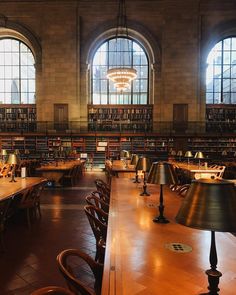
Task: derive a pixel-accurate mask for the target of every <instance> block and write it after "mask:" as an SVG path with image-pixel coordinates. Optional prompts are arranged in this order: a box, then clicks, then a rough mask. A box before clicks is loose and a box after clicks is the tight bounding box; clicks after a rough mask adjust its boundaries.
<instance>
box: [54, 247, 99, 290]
mask: <svg viewBox="0 0 236 295" xmlns="http://www.w3.org/2000/svg"><path fill="white" fill-rule="evenodd" d="M57 263H58V267H59V270H60V272H61V273H62V275H63V277H64V279H65V280H66V282H67V285H68V287H69V289H70V290H71V291H72V292H74V293H75V294H81V295H100V294H101V287H102V275H103V264H101V263H98V262H96V261H94V260H93V259H92V258H91V257H90V256H89V255H87V254H86V253H84V252H82V251H80V250H78V249H67V250H64V251H62V252H61V253H60V254H59V255H58V256H57ZM87 268H89V270H90V271H92V273H93V277H94V288H91V287H89V286H88V285H87V284H86V282H85V281H84V273H85V271H86V270H87ZM85 269H86V270H85ZM80 273H81V274H82V277H83V279H82V278H80V275H79V274H80ZM90 280H91V277H90ZM89 283H91V282H89Z"/></svg>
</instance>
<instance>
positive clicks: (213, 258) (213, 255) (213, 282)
mask: <svg viewBox="0 0 236 295" xmlns="http://www.w3.org/2000/svg"><path fill="white" fill-rule="evenodd" d="M209 260H210V265H211V269H208V270H207V271H206V274H207V276H208V283H209V286H208V290H209V291H210V292H209V293H208V294H209V295H218V292H219V291H220V289H219V288H218V285H219V281H220V277H221V276H222V273H221V272H219V271H218V270H217V269H216V268H217V262H218V260H217V252H216V243H215V232H214V231H212V232H211V247H210V256H209Z"/></svg>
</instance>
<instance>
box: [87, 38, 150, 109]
mask: <svg viewBox="0 0 236 295" xmlns="http://www.w3.org/2000/svg"><path fill="white" fill-rule="evenodd" d="M134 65H135V69H136V70H137V75H138V77H137V79H135V80H134V82H133V83H131V84H133V86H132V85H131V86H130V87H129V88H127V89H125V90H124V91H123V92H122V93H119V92H118V90H117V89H116V88H115V86H114V82H112V81H108V80H107V77H106V76H107V70H108V69H112V68H114V67H123V66H125V67H134ZM92 69H93V71H92V75H91V79H92V81H91V85H93V87H92V93H91V94H92V103H95V102H97V101H98V99H97V95H99V94H100V97H101V101H100V102H99V103H102V104H103V103H109V104H111V103H112V104H124V103H127V104H131V103H137V98H136V99H133V95H134V93H133V91H135V92H136V97H137V95H138V93H139V91H141V86H142V87H143V90H142V91H143V95H144V97H145V102H144V103H145V104H146V103H148V86H147V85H148V70H149V69H148V60H147V56H146V54H145V52H144V50H143V48H142V47H141V46H140V45H139V44H138V43H136V42H134V41H133V40H130V39H127V38H113V39H110V40H109V41H106V42H105V43H104V44H103V45H102V46H100V48H98V50H97V51H96V53H95V55H94V58H93V62H92ZM100 79H101V80H102V81H101V82H99V80H100ZM98 86H99V87H98ZM135 88H136V90H135ZM108 98H109V99H108Z"/></svg>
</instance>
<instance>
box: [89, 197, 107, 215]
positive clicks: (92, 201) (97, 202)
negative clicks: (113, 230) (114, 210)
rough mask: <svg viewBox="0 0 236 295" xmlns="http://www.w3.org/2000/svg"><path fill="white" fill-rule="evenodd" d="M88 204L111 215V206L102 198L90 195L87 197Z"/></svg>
mask: <svg viewBox="0 0 236 295" xmlns="http://www.w3.org/2000/svg"><path fill="white" fill-rule="evenodd" d="M85 200H86V202H87V203H88V205H92V206H95V207H98V208H100V209H102V210H103V211H104V212H105V213H107V214H108V213H109V205H108V204H107V203H106V202H104V201H103V200H102V199H101V198H99V197H98V196H95V195H92V194H91V195H88V196H86V197H85Z"/></svg>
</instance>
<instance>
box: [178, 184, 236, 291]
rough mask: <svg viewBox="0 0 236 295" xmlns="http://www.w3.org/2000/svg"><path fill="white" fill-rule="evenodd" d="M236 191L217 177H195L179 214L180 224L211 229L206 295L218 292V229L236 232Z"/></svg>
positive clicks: (232, 185)
mask: <svg viewBox="0 0 236 295" xmlns="http://www.w3.org/2000/svg"><path fill="white" fill-rule="evenodd" d="M235 212H236V190H235V187H234V184H233V183H231V182H227V181H223V180H216V179H214V180H213V179H200V180H194V181H193V182H192V184H191V186H190V188H189V190H188V192H187V194H186V196H185V198H184V200H183V203H182V206H181V208H180V209H179V212H178V214H177V216H176V221H177V222H178V223H179V224H182V225H185V226H187V227H192V228H196V229H202V230H210V231H211V246H210V257H209V258H210V265H211V269H209V270H207V271H206V274H207V276H208V283H209V286H208V290H209V291H210V292H209V293H207V294H211V295H217V294H218V291H219V290H220V289H219V288H218V284H219V278H220V277H221V276H222V273H221V272H219V271H218V270H217V252H216V245H215V231H219V232H236V214H235Z"/></svg>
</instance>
